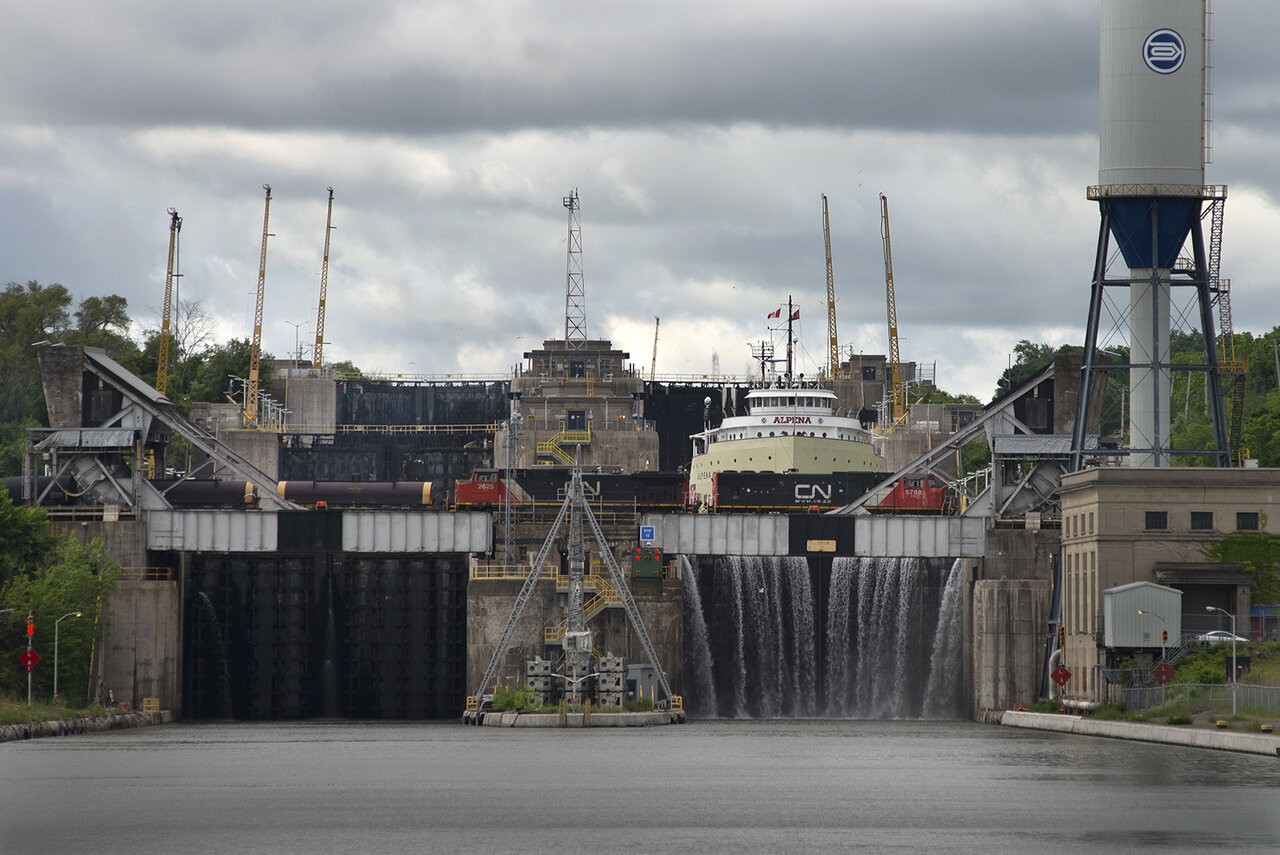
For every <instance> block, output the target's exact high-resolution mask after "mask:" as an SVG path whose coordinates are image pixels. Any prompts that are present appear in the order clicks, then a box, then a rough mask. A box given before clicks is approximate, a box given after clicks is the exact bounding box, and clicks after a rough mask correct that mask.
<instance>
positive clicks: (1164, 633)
mask: <svg viewBox="0 0 1280 855" xmlns="http://www.w3.org/2000/svg"><path fill="white" fill-rule="evenodd" d="M1138 614H1140V615H1151V616H1152V617H1153V618H1155V619H1156V620H1158V621H1160V659H1161V661H1163V660H1164V658H1165V655H1164V646H1165V642H1166V640H1167V639H1168V638H1169V629H1168V627H1167V626H1165V622H1164V618H1162V617H1160V615H1158V614H1156V613H1155V612H1153V611H1151V610H1150V609H1138Z"/></svg>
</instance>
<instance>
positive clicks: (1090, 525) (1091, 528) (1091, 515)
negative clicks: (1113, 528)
mask: <svg viewBox="0 0 1280 855" xmlns="http://www.w3.org/2000/svg"><path fill="white" fill-rule="evenodd" d="M1089 534H1093V511H1089Z"/></svg>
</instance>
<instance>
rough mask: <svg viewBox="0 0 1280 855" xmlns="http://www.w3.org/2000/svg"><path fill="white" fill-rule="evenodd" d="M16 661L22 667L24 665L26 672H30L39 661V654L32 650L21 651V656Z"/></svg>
mask: <svg viewBox="0 0 1280 855" xmlns="http://www.w3.org/2000/svg"><path fill="white" fill-rule="evenodd" d="M18 661H19V662H21V663H22V664H23V665H26V666H27V670H28V671H30V670H31V669H33V668H35V667H36V663H37V662H39V661H40V654H39V653H36V652H35V651H34V650H24V651H22V655H21V656H19V657H18Z"/></svg>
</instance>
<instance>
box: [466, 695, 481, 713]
mask: <svg viewBox="0 0 1280 855" xmlns="http://www.w3.org/2000/svg"><path fill="white" fill-rule="evenodd" d="M479 711H480V699H479V698H478V697H476V696H475V695H467V712H479Z"/></svg>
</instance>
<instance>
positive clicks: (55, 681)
mask: <svg viewBox="0 0 1280 855" xmlns="http://www.w3.org/2000/svg"><path fill="white" fill-rule="evenodd" d="M83 614H84V612H67V613H66V614H65V615H63V616H62V617H60V618H58V619H57V620H55V621H54V622H53V702H54V703H55V704H56V703H58V624H60V623H62V622H63V621H64V620H66V619H67V618H69V617H80V616H82V615H83Z"/></svg>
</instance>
